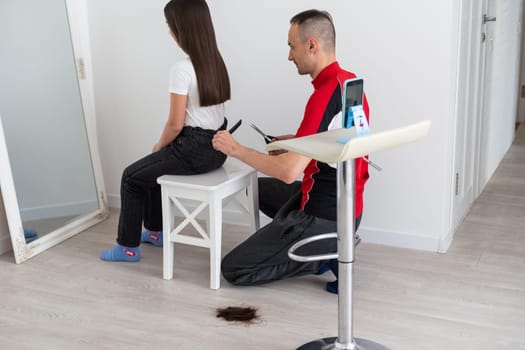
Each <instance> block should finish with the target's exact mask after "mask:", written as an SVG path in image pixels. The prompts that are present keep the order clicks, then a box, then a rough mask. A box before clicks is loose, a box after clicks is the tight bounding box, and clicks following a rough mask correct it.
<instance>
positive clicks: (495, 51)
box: [440, 0, 523, 251]
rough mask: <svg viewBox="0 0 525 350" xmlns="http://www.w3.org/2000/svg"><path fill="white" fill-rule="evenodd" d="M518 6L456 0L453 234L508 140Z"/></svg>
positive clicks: (505, 0)
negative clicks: (457, 35)
mask: <svg viewBox="0 0 525 350" xmlns="http://www.w3.org/2000/svg"><path fill="white" fill-rule="evenodd" d="M522 8H523V0H482V1H479V0H463V1H461V2H460V3H459V9H458V10H459V14H460V15H459V19H460V21H459V38H458V66H457V73H458V74H457V95H456V116H457V118H456V131H455V145H454V149H455V153H454V171H453V174H452V177H453V178H452V184H453V186H452V194H451V195H452V215H451V226H450V227H451V230H450V231H451V232H452V233H453V231H454V229H455V228H456V227H457V225H458V224H459V223H460V222H461V220H462V218H463V217H464V216H465V214H466V212H467V211H468V209H469V208H470V206H471V205H472V203H473V202H474V200H475V199H476V198H477V197H478V196H479V194H480V193H481V191H482V190H483V188H484V187H485V185H486V183H487V182H488V180H489V179H490V176H491V175H492V173H493V172H494V170H495V168H496V167H497V165H498V164H499V162H500V161H501V159H502V158H503V156H504V154H505V152H506V151H507V149H508V147H509V146H510V144H511V143H512V140H513V132H514V125H515V117H516V105H517V93H518V80H519V79H518V76H519V47H520V42H521V33H520V23H521V13H522ZM493 17H494V18H493ZM452 233H450V234H449V235H448V236H447V237H446V238H445V237H444V238H443V242H442V246H441V248H440V250H441V251H445V250H446V249H447V248H448V245H450V243H451V240H452Z"/></svg>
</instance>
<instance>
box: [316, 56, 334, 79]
mask: <svg viewBox="0 0 525 350" xmlns="http://www.w3.org/2000/svg"><path fill="white" fill-rule="evenodd" d="M335 61H336V58H335V54H334V55H327V56H323V57H322V58H321V59H320V60H319V63H318V64H317V65H316V68H315V69H314V71H313V72H312V73H310V76H311V77H312V80H314V79H315V78H316V77H317V76H318V75H319V73H321V72H322V70H323V69H325V68H326V67H328V66H329V65H331V64H332V63H334V62H335Z"/></svg>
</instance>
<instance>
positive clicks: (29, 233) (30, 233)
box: [24, 229, 38, 243]
mask: <svg viewBox="0 0 525 350" xmlns="http://www.w3.org/2000/svg"><path fill="white" fill-rule="evenodd" d="M24 238H25V239H26V243H29V242H32V241H34V240H35V239H37V238H38V233H37V232H36V230H31V229H24Z"/></svg>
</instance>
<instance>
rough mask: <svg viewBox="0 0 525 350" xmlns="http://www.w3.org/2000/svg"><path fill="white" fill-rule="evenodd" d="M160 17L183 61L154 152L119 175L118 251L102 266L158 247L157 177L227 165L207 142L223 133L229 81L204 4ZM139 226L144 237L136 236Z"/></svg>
mask: <svg viewBox="0 0 525 350" xmlns="http://www.w3.org/2000/svg"><path fill="white" fill-rule="evenodd" d="M164 15H165V17H166V22H167V23H168V26H169V29H170V34H171V36H172V37H173V39H174V40H175V42H176V43H177V45H178V46H179V47H180V48H181V49H182V50H183V51H184V53H186V54H187V55H188V57H186V58H184V59H182V60H180V61H178V62H177V63H175V65H174V66H173V67H172V69H171V72H170V83H169V92H170V112H169V117H168V120H167V122H166V125H165V126H164V130H163V131H162V134H161V135H160V138H159V140H158V141H157V143H156V144H155V145H154V146H153V152H152V153H151V154H150V155H148V156H146V157H144V158H142V159H140V160H138V161H136V162H135V163H133V164H131V165H130V166H128V167H127V168H126V169H125V170H124V172H123V174H122V182H121V189H120V197H121V210H120V218H119V225H118V237H117V245H116V246H114V247H113V248H110V249H107V250H105V251H103V252H102V254H101V255H100V258H101V259H102V260H105V261H139V260H140V250H139V245H140V242H147V243H152V244H154V245H156V246H162V244H163V242H162V232H161V230H162V208H161V198H160V185H158V184H157V178H158V177H159V176H161V175H165V174H171V175H192V174H201V173H205V172H208V171H211V170H214V169H216V168H219V167H221V166H222V165H223V163H224V161H225V160H226V156H225V155H224V154H223V153H221V152H219V151H216V150H214V148H213V147H212V145H211V139H212V138H213V135H214V134H215V133H216V132H217V131H218V130H224V129H225V128H226V119H225V118H224V102H225V101H227V100H229V99H230V80H229V77H228V71H227V69H226V65H225V64H224V61H223V59H222V56H221V54H220V52H219V49H218V48H217V42H216V39H215V31H214V29H213V24H212V20H211V16H210V11H209V8H208V5H207V4H206V1H205V0H171V1H170V2H169V3H168V4H167V5H166V6H165V8H164ZM143 221H144V227H145V228H146V231H144V232H142V234H141V229H142V222H143Z"/></svg>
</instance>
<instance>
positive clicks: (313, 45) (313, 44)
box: [308, 38, 319, 52]
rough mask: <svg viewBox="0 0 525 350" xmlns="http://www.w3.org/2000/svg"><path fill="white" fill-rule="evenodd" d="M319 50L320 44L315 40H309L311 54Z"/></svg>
mask: <svg viewBox="0 0 525 350" xmlns="http://www.w3.org/2000/svg"><path fill="white" fill-rule="evenodd" d="M318 48H319V42H318V41H317V40H316V39H315V38H310V39H308V49H309V50H310V52H315V51H317V49H318Z"/></svg>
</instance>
